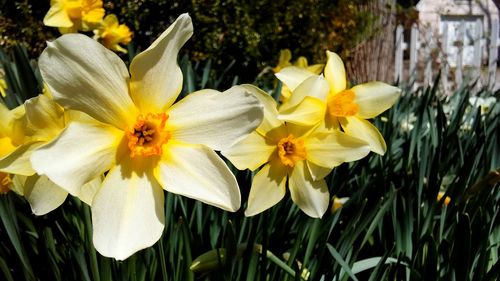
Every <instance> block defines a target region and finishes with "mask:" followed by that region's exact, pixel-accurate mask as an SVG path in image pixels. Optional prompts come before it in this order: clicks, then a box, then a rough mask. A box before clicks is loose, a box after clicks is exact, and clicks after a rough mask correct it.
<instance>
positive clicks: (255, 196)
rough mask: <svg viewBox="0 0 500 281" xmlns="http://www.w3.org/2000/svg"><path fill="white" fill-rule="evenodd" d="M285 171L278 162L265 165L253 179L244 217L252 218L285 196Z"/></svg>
mask: <svg viewBox="0 0 500 281" xmlns="http://www.w3.org/2000/svg"><path fill="white" fill-rule="evenodd" d="M285 184H286V169H285V167H284V166H283V165H281V163H280V162H279V160H278V161H274V162H271V163H270V164H266V165H265V166H264V167H262V169H261V170H260V171H259V172H258V173H257V174H256V175H255V176H254V177H253V181H252V187H251V189H250V194H249V195H248V206H247V208H246V210H245V216H248V217H249V216H254V215H256V214H259V213H261V212H263V211H265V210H267V209H269V208H271V207H272V206H274V205H276V204H277V203H278V202H279V201H281V199H283V197H284V196H285V193H286V189H285Z"/></svg>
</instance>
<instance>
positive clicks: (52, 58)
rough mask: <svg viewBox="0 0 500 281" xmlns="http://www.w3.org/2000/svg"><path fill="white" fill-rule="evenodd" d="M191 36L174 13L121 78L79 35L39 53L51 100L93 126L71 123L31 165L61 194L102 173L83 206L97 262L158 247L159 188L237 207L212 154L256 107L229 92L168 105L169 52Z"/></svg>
mask: <svg viewBox="0 0 500 281" xmlns="http://www.w3.org/2000/svg"><path fill="white" fill-rule="evenodd" d="M192 32H193V26H192V23H191V18H190V17H189V16H188V15H187V14H183V15H181V16H180V17H179V18H178V19H177V20H176V21H175V22H174V23H173V24H172V25H171V26H170V27H169V28H168V29H167V30H166V31H165V32H164V33H163V34H161V35H160V37H159V38H158V39H157V40H156V41H154V42H153V44H152V45H151V46H150V47H149V48H148V49H146V50H145V51H143V52H142V53H140V54H138V55H137V56H136V57H135V58H134V59H133V60H132V62H131V64H130V75H129V71H127V68H126V66H125V64H124V63H123V62H122V61H121V60H120V58H119V57H118V56H117V55H116V54H115V53H113V52H111V51H110V50H108V49H106V48H104V47H103V46H102V45H101V44H99V43H97V42H96V41H95V40H92V39H90V38H88V37H86V36H84V35H81V34H67V35H63V36H61V37H60V38H58V39H56V40H55V41H54V42H52V43H49V45H48V47H47V48H46V49H45V50H44V52H43V53H42V55H41V56H40V60H39V66H40V70H41V73H42V77H43V79H44V81H45V82H46V83H47V85H48V87H49V89H50V91H51V92H52V94H53V96H54V99H55V100H57V101H58V102H59V103H60V104H61V105H62V106H64V107H65V108H68V109H75V110H80V111H83V112H85V113H87V114H88V115H90V116H91V117H93V118H95V119H97V120H99V121H100V123H99V124H95V123H88V122H72V123H71V124H70V125H69V126H68V127H67V128H66V130H65V131H64V132H63V133H62V134H61V135H60V136H59V138H57V139H56V140H55V141H53V142H52V143H50V144H49V145H47V146H44V147H42V148H40V149H38V150H37V151H36V152H35V153H33V155H32V157H31V161H32V164H33V167H34V169H35V170H36V171H37V172H38V173H40V174H44V175H47V176H48V177H49V178H50V179H51V180H52V181H53V182H55V183H56V184H58V185H59V186H61V187H64V188H66V189H68V191H71V190H74V189H77V188H79V187H80V186H82V185H83V184H84V183H86V182H88V181H89V180H91V179H94V178H96V177H97V176H99V175H102V174H103V173H105V172H106V171H108V172H107V174H106V176H105V179H104V181H103V183H102V185H101V186H100V187H99V189H98V191H97V193H96V194H95V196H94V198H93V201H92V206H91V210H92V223H93V242H94V246H95V247H96V249H97V251H99V252H100V253H101V254H102V255H104V256H107V257H114V258H116V259H120V260H122V259H126V258H127V257H129V256H130V255H132V254H133V253H134V252H136V251H138V250H141V249H143V248H146V247H149V246H151V245H153V244H154V243H155V242H156V241H158V239H159V238H160V236H161V234H162V232H163V229H164V221H165V217H164V213H165V212H164V193H163V189H165V190H167V191H169V192H173V193H177V194H180V195H184V196H187V197H190V198H194V199H197V200H200V201H202V202H205V203H207V204H210V205H213V206H216V207H219V208H221V209H224V210H228V211H235V210H237V209H238V208H239V207H240V204H241V198H240V192H239V188H238V185H237V182H236V179H235V177H234V175H233V174H232V173H231V171H230V170H229V168H228V167H227V166H226V165H225V163H224V161H223V160H222V159H221V158H220V157H219V156H218V155H217V154H216V153H215V152H214V150H221V149H225V148H227V147H228V146H230V145H231V144H233V143H235V142H236V141H238V140H240V139H241V138H243V137H245V135H247V134H248V133H250V132H251V131H253V130H254V129H255V128H256V127H257V126H258V125H259V124H260V123H261V121H262V116H263V113H262V105H260V103H259V101H258V100H257V99H256V98H255V97H254V96H253V95H252V94H250V93H248V92H247V91H246V90H245V89H244V88H241V87H238V86H235V87H233V88H231V89H229V90H227V91H225V92H223V93H220V92H218V91H215V90H201V91H198V92H195V93H192V94H190V95H188V96H187V97H185V98H184V99H182V100H181V101H179V102H177V103H175V104H174V102H175V100H176V99H177V97H178V95H179V93H180V91H181V88H182V82H183V81H182V72H181V70H180V68H179V66H178V64H177V54H178V52H179V49H180V48H181V46H182V45H184V43H185V42H186V41H187V40H188V39H189V37H190V36H191V35H192ZM162 188H163V189H162Z"/></svg>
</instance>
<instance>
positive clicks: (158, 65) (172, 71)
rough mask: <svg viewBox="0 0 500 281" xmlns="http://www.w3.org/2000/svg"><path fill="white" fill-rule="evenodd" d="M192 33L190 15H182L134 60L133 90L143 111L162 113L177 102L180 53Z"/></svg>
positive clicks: (131, 86) (131, 66) (179, 90)
mask: <svg viewBox="0 0 500 281" xmlns="http://www.w3.org/2000/svg"><path fill="white" fill-rule="evenodd" d="M192 34H193V24H192V23H191V18H190V17H189V15H188V14H182V15H180V16H179V18H177V20H176V21H175V22H174V23H173V24H172V25H170V27H169V28H168V29H167V30H165V31H164V32H163V33H162V34H161V35H160V37H158V39H156V40H155V41H154V42H153V44H151V46H150V47H149V48H147V49H146V50H144V51H143V52H141V53H140V54H138V55H137V56H136V57H135V58H134V59H133V60H132V63H131V64H130V74H131V82H130V90H131V93H132V97H133V99H134V101H135V103H136V104H137V105H138V106H139V108H140V109H141V111H145V112H161V111H164V110H165V109H167V108H168V107H170V106H171V105H172V104H173V103H174V101H175V99H176V98H177V96H178V95H179V93H180V92H181V89H182V72H181V69H180V68H179V65H178V64H177V54H178V53H179V49H180V48H181V47H182V46H183V45H184V43H186V41H187V40H188V39H189V38H190V37H191V35H192Z"/></svg>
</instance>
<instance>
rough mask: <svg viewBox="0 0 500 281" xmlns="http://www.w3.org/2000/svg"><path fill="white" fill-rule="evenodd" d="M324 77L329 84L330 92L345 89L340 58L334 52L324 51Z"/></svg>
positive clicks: (344, 77)
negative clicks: (325, 59)
mask: <svg viewBox="0 0 500 281" xmlns="http://www.w3.org/2000/svg"><path fill="white" fill-rule="evenodd" d="M326 56H327V62H326V66H325V77H326V80H328V84H330V92H331V93H333V94H336V93H339V92H341V91H343V90H345V89H346V84H347V79H346V75H345V67H344V63H343V62H342V59H341V58H340V57H339V55H337V54H336V53H333V52H330V51H326Z"/></svg>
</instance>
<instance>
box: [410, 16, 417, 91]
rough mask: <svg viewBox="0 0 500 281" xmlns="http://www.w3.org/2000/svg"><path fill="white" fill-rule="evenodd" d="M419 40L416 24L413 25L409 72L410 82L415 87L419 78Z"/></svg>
mask: <svg viewBox="0 0 500 281" xmlns="http://www.w3.org/2000/svg"><path fill="white" fill-rule="evenodd" d="M417 40H418V28H417V25H416V24H413V25H412V26H411V35H410V72H409V75H408V76H409V79H408V80H409V81H410V84H412V83H413V87H414V88H415V86H416V85H415V82H416V80H417Z"/></svg>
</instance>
